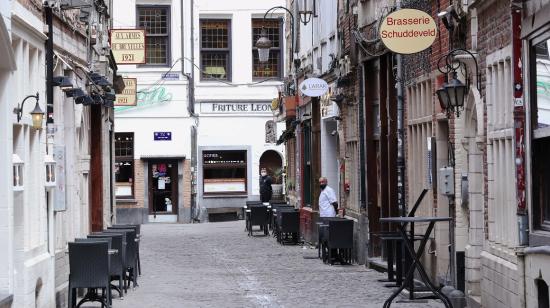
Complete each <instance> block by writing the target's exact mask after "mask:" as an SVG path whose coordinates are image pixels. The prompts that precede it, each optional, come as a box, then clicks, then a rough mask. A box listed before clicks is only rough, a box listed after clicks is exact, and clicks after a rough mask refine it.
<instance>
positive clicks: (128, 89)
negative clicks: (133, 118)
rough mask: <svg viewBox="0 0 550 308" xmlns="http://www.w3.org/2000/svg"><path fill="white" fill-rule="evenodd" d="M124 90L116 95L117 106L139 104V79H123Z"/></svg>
mask: <svg viewBox="0 0 550 308" xmlns="http://www.w3.org/2000/svg"><path fill="white" fill-rule="evenodd" d="M123 80H124V90H122V93H121V94H117V95H116V102H115V106H135V105H136V104H137V79H136V78H123Z"/></svg>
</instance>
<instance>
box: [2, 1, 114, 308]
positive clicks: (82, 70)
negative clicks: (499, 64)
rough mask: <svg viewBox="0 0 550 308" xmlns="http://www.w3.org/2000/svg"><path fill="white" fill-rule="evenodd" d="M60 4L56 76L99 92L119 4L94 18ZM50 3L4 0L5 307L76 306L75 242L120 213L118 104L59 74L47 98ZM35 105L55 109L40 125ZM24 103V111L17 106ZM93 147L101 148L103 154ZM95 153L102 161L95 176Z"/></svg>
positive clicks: (56, 27) (56, 17) (56, 25)
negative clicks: (114, 149)
mask: <svg viewBox="0 0 550 308" xmlns="http://www.w3.org/2000/svg"><path fill="white" fill-rule="evenodd" d="M50 4H53V2H52V3H50ZM99 7H101V8H100V9H99V10H96V9H97V8H99ZM59 8H60V7H59V6H56V7H55V8H53V9H52V11H53V13H52V15H53V17H52V20H53V23H52V24H53V32H52V37H53V42H54V47H53V50H52V57H53V62H52V66H51V67H52V68H53V76H64V77H67V78H69V79H70V81H71V84H72V85H73V87H80V88H81V89H83V91H84V93H86V94H88V93H90V94H91V90H90V89H89V88H88V87H87V86H88V83H89V80H88V79H87V75H88V74H89V73H90V72H91V71H92V70H93V68H92V67H93V66H94V65H93V64H94V63H95V64H99V65H101V63H100V61H97V60H98V59H99V58H100V56H105V54H104V53H103V52H105V50H106V51H107V52H108V51H109V49H108V47H107V46H103V45H102V42H103V40H102V38H103V37H104V36H105V35H106V34H107V33H108V28H109V24H108V19H105V18H104V17H105V16H104V15H102V16H100V15H101V13H99V11H102V12H104V13H105V12H107V11H108V10H109V7H108V3H107V4H105V3H104V2H103V1H99V2H97V3H96V4H95V5H94V6H92V7H90V8H89V12H90V15H89V16H90V17H89V18H88V19H86V20H82V19H80V20H79V19H77V17H78V14H79V12H78V11H72V13H71V14H68V13H67V12H65V11H63V10H60V9H59ZM47 10H48V9H46V8H45V7H44V6H42V3H41V2H40V3H39V4H36V2H35V3H34V4H33V3H31V2H27V1H16V0H10V1H2V2H1V3H0V13H1V15H2V18H0V41H1V43H0V45H1V46H2V47H1V50H0V53H1V54H2V57H1V59H0V119H1V120H0V123H1V124H0V125H1V129H0V142H1V143H2V145H3V146H2V147H1V152H0V159H1V163H0V164H1V166H0V169H1V170H3V171H4V172H2V175H1V176H0V200H2V202H0V203H1V205H0V213H1V215H0V216H1V218H0V242H2V243H4V245H5V246H4V249H2V251H1V252H0V264H1V268H0V306H1V307H4V305H7V306H8V307H10V305H11V307H56V306H58V307H64V306H66V305H67V304H66V298H67V293H66V289H67V286H68V271H69V270H68V255H67V254H66V247H67V242H69V241H73V240H74V238H75V237H82V236H85V235H86V234H88V233H90V232H91V231H92V230H96V231H97V230H101V229H103V228H104V227H106V226H108V225H109V224H111V222H112V220H111V219H112V218H113V216H112V211H111V209H112V203H111V199H110V195H111V194H110V191H111V185H110V169H111V168H110V163H111V157H110V151H109V148H110V147H109V144H110V140H111V139H110V132H109V130H110V127H111V125H109V123H112V120H113V112H112V108H110V107H108V106H107V105H105V104H96V105H94V106H90V105H86V106H84V105H82V104H77V103H75V100H74V99H73V98H70V97H68V96H67V95H66V93H64V92H63V91H61V90H60V88H59V87H56V86H55V84H54V86H53V88H52V92H51V93H53V97H52V100H51V104H49V106H47V104H46V102H47V101H48V95H47V92H48V89H47V81H46V80H47V76H46V71H47V69H45V67H48V65H47V44H46V41H47V40H48V31H45V29H47V25H46V20H45V19H44V16H45V15H47V13H45V12H46V11H47ZM90 20H93V23H95V24H96V26H99V24H100V23H101V26H102V27H103V28H102V31H99V32H98V38H99V39H98V40H97V41H96V43H95V48H97V49H94V50H92V49H93V48H92V47H91V45H90V44H88V42H87V41H86V35H85V34H83V33H85V29H86V27H87V25H89V24H88V22H89V21H90ZM69 25H70V26H69ZM69 28H70V29H69ZM104 42H107V40H104ZM92 45H93V44H92ZM103 47H105V48H106V49H103ZM107 59H108V57H107V58H104V60H105V61H104V63H103V64H106V67H108V66H109V64H108V60H107ZM55 63H57V64H55ZM110 71H111V73H116V72H115V71H113V70H112V69H111V70H110ZM96 72H99V73H100V74H101V75H104V73H105V72H100V71H98V70H96ZM110 82H111V83H112V77H111V78H110ZM102 91H103V90H102ZM102 93H103V92H102ZM34 95H38V97H34ZM102 95H103V94H102ZM23 102H25V103H24V105H23ZM35 105H36V106H38V107H40V109H41V110H42V111H43V112H45V116H44V120H43V121H42V122H41V123H38V124H41V125H39V127H35V126H34V125H33V119H32V117H31V114H30V112H31V110H33V109H34V108H35ZM19 107H21V108H22V110H21V113H20V116H18V115H17V113H16V112H14V110H15V109H17V108H19ZM92 114H95V115H96V116H97V118H100V119H101V121H97V119H95V120H94V119H93V118H92ZM46 118H49V121H46V120H45V119H46ZM46 122H48V124H47V125H46ZM92 132H96V133H97V134H96V137H95V139H96V140H97V141H98V143H101V147H98V146H97V144H94V143H93V141H92ZM92 147H95V148H96V151H95V153H93V154H92V153H91V150H90V149H91V148H92ZM90 161H96V162H97V163H98V164H99V165H100V166H101V168H98V169H97V171H96V173H95V176H96V178H97V179H98V180H96V181H95V183H93V184H92V183H91V182H90V181H89V173H90ZM97 192H101V193H97ZM92 195H96V196H98V197H100V199H97V198H96V199H92V198H91V196H92ZM94 205H95V206H94ZM94 228H95V229H94Z"/></svg>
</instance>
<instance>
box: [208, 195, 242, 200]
mask: <svg viewBox="0 0 550 308" xmlns="http://www.w3.org/2000/svg"><path fill="white" fill-rule="evenodd" d="M202 197H203V198H204V199H210V198H212V199H213V198H247V197H248V195H247V194H238V195H233V194H216V195H203V196H202Z"/></svg>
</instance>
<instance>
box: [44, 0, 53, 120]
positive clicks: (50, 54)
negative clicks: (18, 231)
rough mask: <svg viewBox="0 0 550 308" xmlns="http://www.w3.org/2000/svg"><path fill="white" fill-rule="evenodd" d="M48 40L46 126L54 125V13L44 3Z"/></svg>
mask: <svg viewBox="0 0 550 308" xmlns="http://www.w3.org/2000/svg"><path fill="white" fill-rule="evenodd" d="M44 12H45V14H46V25H47V26H48V39H47V40H46V44H45V48H46V116H47V118H46V126H50V125H53V123H54V121H53V11H52V7H51V6H50V4H49V3H48V2H44Z"/></svg>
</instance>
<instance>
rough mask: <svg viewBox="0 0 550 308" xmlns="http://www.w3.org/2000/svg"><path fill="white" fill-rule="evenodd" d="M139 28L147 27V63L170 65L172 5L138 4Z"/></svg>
mask: <svg viewBox="0 0 550 308" xmlns="http://www.w3.org/2000/svg"><path fill="white" fill-rule="evenodd" d="M137 12H138V16H137V20H138V25H137V26H138V28H141V29H145V60H146V63H147V65H157V66H162V65H170V13H169V12H170V7H169V6H138V7H137Z"/></svg>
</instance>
